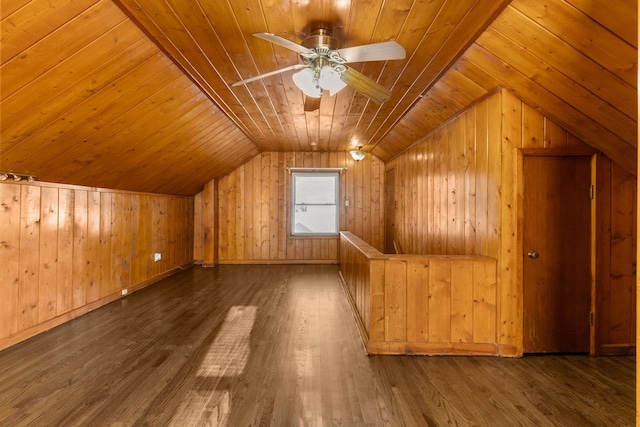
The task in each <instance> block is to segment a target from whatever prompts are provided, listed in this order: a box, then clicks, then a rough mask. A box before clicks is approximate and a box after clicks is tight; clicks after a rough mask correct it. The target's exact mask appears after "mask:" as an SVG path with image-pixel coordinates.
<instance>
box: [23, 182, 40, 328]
mask: <svg viewBox="0 0 640 427" xmlns="http://www.w3.org/2000/svg"><path fill="white" fill-rule="evenodd" d="M21 190H22V191H21V194H20V201H21V203H20V225H21V227H20V284H19V286H18V310H19V317H18V329H19V330H22V329H26V328H29V327H31V326H33V325H35V324H37V323H38V296H39V295H38V287H37V284H38V280H39V258H38V256H39V251H38V249H39V246H40V188H39V187H35V186H30V185H23V186H22V187H21Z"/></svg>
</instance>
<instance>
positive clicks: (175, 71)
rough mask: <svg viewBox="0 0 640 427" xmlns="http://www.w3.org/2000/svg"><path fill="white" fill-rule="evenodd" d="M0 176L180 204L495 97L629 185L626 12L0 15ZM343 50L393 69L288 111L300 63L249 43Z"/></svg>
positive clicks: (116, 7) (565, 2) (346, 4)
mask: <svg viewBox="0 0 640 427" xmlns="http://www.w3.org/2000/svg"><path fill="white" fill-rule="evenodd" d="M1 1H2V3H1V9H0V14H1V16H0V18H1V37H2V39H1V45H0V61H1V65H0V91H1V93H0V95H1V99H0V170H2V171H12V172H16V173H29V174H35V175H37V176H38V179H41V180H44V181H52V182H59V183H68V184H77V185H86V186H94V187H106V188H116V189H125V190H133V191H149V192H161V193H170V194H187V195H189V194H195V193H197V192H198V191H199V190H200V189H201V187H202V186H203V185H204V184H205V183H206V182H208V181H209V180H211V179H213V178H219V177H222V176H224V175H225V174H227V173H229V172H230V171H231V170H233V169H234V168H236V167H238V166H239V165H241V164H242V163H244V162H246V161H247V160H248V159H250V158H251V157H253V156H255V155H256V154H258V153H260V152H262V151H315V150H318V151H346V150H349V149H350V148H351V147H352V146H353V145H355V144H357V145H362V146H363V147H364V150H365V151H370V152H372V153H373V154H374V155H376V156H378V157H379V158H381V159H382V160H385V161H386V160H389V159H391V158H393V157H394V156H396V155H397V154H399V153H401V152H402V151H403V150H404V149H406V148H407V147H408V146H410V145H411V144H412V143H414V142H415V141H416V140H419V139H420V138H422V137H423V136H425V135H426V134H428V133H429V132H430V131H432V130H434V129H435V128H437V127H438V126H440V125H441V124H442V123H444V122H446V121H447V120H449V119H451V118H452V117H454V116H455V115H457V114H458V113H459V112H460V111H462V110H464V109H465V108H466V107H467V106H469V105H471V104H473V103H474V102H475V101H476V100H478V99H480V98H482V97H484V96H486V95H487V94H490V93H492V92H494V91H495V90H496V88H498V87H502V88H504V89H507V90H511V91H513V92H514V93H515V94H516V95H517V96H518V97H520V98H521V99H522V100H524V101H526V102H527V103H529V104H530V105H532V106H533V107H535V108H538V109H539V110H540V111H542V112H543V113H544V114H545V115H547V116H548V117H551V118H552V119H553V120H554V121H556V122H557V123H558V124H560V125H562V126H564V127H565V128H567V129H568V130H570V131H571V132H572V133H574V134H575V135H576V136H577V137H579V138H580V139H582V140H583V141H585V142H586V143H587V144H590V145H592V146H593V147H595V148H597V149H599V150H601V151H602V152H604V153H605V154H606V155H607V156H609V157H610V158H611V159H613V160H614V161H616V162H618V163H619V164H620V165H621V166H623V167H624V168H625V169H627V170H629V171H632V172H634V173H635V171H636V149H637V80H638V79H637V63H638V61H637V59H638V51H637V16H638V14H637V2H635V1H631V0H606V1H605V0H540V1H530V0H512V1H506V0H431V1H415V0H406V1H405V0H398V1H395V0H394V1H384V0H297V1H276V0H215V1H214V0H206V1H205V0H164V1H159V0H75V1H68V0H1ZM320 26H322V27H329V28H330V29H331V30H332V32H333V34H334V36H335V37H336V38H337V39H339V40H340V41H341V42H342V46H343V47H349V46H359V45H363V44H369V43H375V42H381V41H386V40H395V41H397V42H398V43H400V44H401V45H402V46H403V47H404V48H405V50H406V52H407V55H406V58H405V59H403V60H396V61H379V62H366V63H357V64H351V65H352V66H353V68H354V69H356V70H357V71H359V72H361V73H362V74H364V75H366V76H368V77H370V78H371V79H373V80H375V81H377V82H379V83H380V84H381V85H383V86H385V87H386V88H388V89H390V90H391V97H390V99H389V101H387V102H385V103H382V104H380V103H377V102H374V101H372V100H369V99H368V98H367V97H365V96H363V95H361V94H360V93H358V92H356V91H354V90H353V89H351V88H349V87H347V88H346V89H344V90H342V91H340V92H338V93H337V94H335V95H334V96H329V94H328V93H324V94H323V96H322V99H321V103H320V108H319V109H318V110H316V111H311V112H309V111H304V108H303V105H304V98H303V95H302V93H301V92H300V90H299V89H298V88H297V87H296V86H295V85H294V84H293V81H292V78H291V76H292V72H286V73H281V74H277V75H274V76H271V77H267V78H265V79H262V80H258V81H255V82H252V83H249V84H247V85H241V86H237V87H233V86H232V84H233V83H234V82H236V81H238V80H242V79H246V78H250V77H253V76H256V75H259V74H262V73H267V72H270V71H273V70H277V69H279V68H283V67H286V66H289V65H292V64H296V63H298V62H300V59H299V57H298V54H297V53H295V52H293V51H291V50H288V49H286V48H284V47H282V46H279V45H274V44H272V43H269V42H267V41H265V40H262V39H259V38H256V37H253V36H252V34H253V33H256V32H270V33H274V34H277V35H278V36H281V37H283V38H285V39H288V40H290V41H293V42H295V43H300V42H301V41H302V40H303V39H304V37H305V36H306V35H308V34H309V33H310V31H311V30H313V29H315V28H318V27H320Z"/></svg>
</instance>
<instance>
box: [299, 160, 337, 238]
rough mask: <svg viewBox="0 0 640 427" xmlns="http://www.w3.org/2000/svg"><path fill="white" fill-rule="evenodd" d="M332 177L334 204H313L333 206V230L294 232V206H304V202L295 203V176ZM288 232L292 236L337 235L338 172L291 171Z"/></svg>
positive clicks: (333, 170)
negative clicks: (333, 182)
mask: <svg viewBox="0 0 640 427" xmlns="http://www.w3.org/2000/svg"><path fill="white" fill-rule="evenodd" d="M329 176H331V177H334V178H335V193H334V194H335V200H334V204H321V205H315V206H334V207H335V225H336V226H335V230H333V231H331V232H311V233H309V232H299V231H298V232H296V229H295V224H296V207H298V206H304V204H301V203H296V178H297V177H329ZM289 215H290V222H289V232H290V234H291V236H294V237H322V236H337V235H338V234H339V232H340V172H339V171H336V170H335V169H332V170H327V171H320V170H296V171H291V209H290V212H289Z"/></svg>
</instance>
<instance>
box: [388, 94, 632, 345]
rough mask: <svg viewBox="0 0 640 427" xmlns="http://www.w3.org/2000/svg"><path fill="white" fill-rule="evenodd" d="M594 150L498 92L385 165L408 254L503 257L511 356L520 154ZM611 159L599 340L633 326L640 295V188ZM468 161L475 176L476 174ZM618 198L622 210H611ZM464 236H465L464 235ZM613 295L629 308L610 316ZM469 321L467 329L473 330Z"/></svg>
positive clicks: (517, 301) (502, 320)
mask: <svg viewBox="0 0 640 427" xmlns="http://www.w3.org/2000/svg"><path fill="white" fill-rule="evenodd" d="M465 147H466V148H465ZM471 147H473V149H472V148H471ZM590 150H592V148H591V147H589V146H588V145H586V144H585V143H583V142H582V141H581V140H580V139H579V138H578V137H577V136H576V135H574V134H572V133H570V132H569V131H567V130H566V129H564V128H563V127H562V126H561V125H560V124H558V123H556V122H555V121H554V120H553V119H551V118H550V117H548V116H545V115H544V114H542V113H541V112H540V111H538V110H537V109H536V108H533V107H532V106H530V105H528V104H527V103H526V102H523V101H522V100H520V99H519V98H517V97H516V96H515V94H514V93H513V92H511V91H500V92H498V93H496V94H493V95H491V96H490V97H488V98H486V99H484V100H483V101H481V102H479V103H478V104H476V105H474V106H472V107H471V108H470V109H469V110H467V111H466V112H465V113H464V114H461V115H459V116H458V117H456V118H455V119H454V120H452V121H450V122H449V123H448V124H446V125H445V126H443V127H442V128H439V129H437V130H436V131H434V132H433V133H431V134H429V135H427V136H426V137H424V138H423V139H422V140H421V141H420V142H419V143H417V144H415V145H413V146H412V147H411V148H410V149H409V150H407V151H406V152H405V153H403V154H402V155H401V156H398V157H396V158H395V159H393V160H392V161H391V162H388V163H387V164H386V165H385V169H386V170H391V169H393V168H395V169H396V171H397V174H396V178H395V181H396V183H395V191H394V193H395V194H394V197H395V200H396V201H397V207H396V211H395V212H394V214H395V216H396V226H395V238H396V239H398V241H399V242H400V245H401V246H402V248H403V250H404V252H405V253H413V254H447V255H462V254H467V255H485V256H490V257H493V258H496V259H500V271H499V272H498V276H497V277H496V280H497V282H498V284H497V286H498V289H499V291H498V294H497V296H498V300H497V301H496V309H497V316H498V317H497V325H498V326H497V327H498V329H497V330H496V331H495V333H497V334H498V335H497V336H498V340H499V342H500V343H501V345H502V346H503V352H504V353H505V354H512V355H514V354H517V353H518V351H521V350H518V349H521V345H522V344H521V343H522V321H521V319H522V288H521V283H522V247H521V246H522V239H521V227H522V206H521V203H522V202H521V200H522V188H523V187H522V155H523V154H522V153H525V154H526V155H544V153H545V152H546V153H555V154H556V155H576V153H579V154H581V155H591V154H593V153H594V151H590ZM603 162H604V163H599V164H600V166H599V168H602V170H601V171H600V172H598V176H599V178H598V180H597V182H596V183H595V184H596V193H597V194H600V197H601V199H599V201H598V206H599V208H598V213H597V216H596V219H595V221H596V223H597V229H598V231H597V233H598V237H597V241H596V243H595V245H596V248H598V249H597V251H596V252H597V253H596V255H595V257H596V263H597V267H596V276H597V277H596V280H597V286H598V287H599V289H600V288H601V290H599V291H598V292H599V296H598V301H600V303H599V304H600V307H599V308H600V309H601V310H603V317H602V318H600V317H599V316H598V315H597V314H596V322H598V323H597V325H598V328H600V329H599V331H600V332H598V335H600V336H601V338H598V337H597V338H596V341H598V340H600V339H602V340H604V341H608V340H610V338H608V337H609V336H610V334H611V333H613V334H614V336H616V337H617V338H615V339H613V341H616V340H618V339H621V337H622V336H623V335H625V334H628V333H634V332H633V330H634V329H633V327H632V323H633V319H634V318H635V313H631V312H630V311H629V310H630V308H629V307H630V306H629V305H628V304H626V303H622V301H623V300H624V301H627V302H628V301H631V300H632V299H633V297H632V296H631V295H630V294H629V293H628V292H629V290H630V289H633V286H632V285H631V282H629V281H628V280H630V277H631V276H629V275H633V274H634V273H633V272H634V259H633V257H634V255H633V254H634V253H635V248H633V247H632V246H630V245H631V242H633V241H635V238H634V237H631V236H632V235H634V233H636V231H634V230H635V225H634V219H633V218H635V215H636V214H635V213H634V209H633V208H632V207H633V206H634V204H635V200H636V195H635V193H633V192H631V190H630V189H631V188H632V187H634V185H635V179H634V178H633V175H632V174H630V173H629V172H626V171H625V168H624V167H622V166H620V165H618V164H617V163H615V162H613V161H611V160H609V159H606V160H603ZM612 165H613V166H612ZM612 167H613V168H616V171H617V174H616V175H612V172H611V168H612ZM470 169H471V170H473V171H474V173H473V176H470V175H469V174H468V172H469V170H470ZM628 180H630V181H628ZM614 206H617V207H615V210H616V213H615V214H614V213H613V212H612V211H611V209H612V208H614ZM420 218H422V220H420ZM612 218H613V219H612ZM612 221H615V222H616V224H615V225H613V223H612ZM460 224H463V226H462V228H461V226H460ZM611 227H614V228H615V230H612V229H611ZM461 234H463V235H464V238H463V239H460V238H459V237H458V236H460V235H461ZM612 245H614V247H617V248H618V249H620V251H618V252H617V258H616V260H615V261H613V260H612V259H611V258H609V257H610V255H611V248H612ZM623 247H624V248H626V249H622V248H623ZM613 264H615V265H616V267H615V268H619V269H620V271H619V272H618V273H619V274H613V272H612V270H611V268H612V267H613ZM618 278H619V280H620V281H621V283H620V286H616V287H613V288H612V287H610V285H609V284H610V282H611V281H612V280H613V281H616V280H618ZM622 283H626V285H623V284H622ZM434 286H435V285H434ZM614 295H616V296H614ZM610 298H613V299H617V298H620V299H619V300H618V301H619V302H620V303H621V304H622V306H623V307H624V308H622V309H621V310H620V311H616V314H615V315H614V316H620V317H619V318H617V320H615V321H613V320H611V319H609V316H610V314H609V313H610V309H609V308H607V307H609V305H608V304H609V303H610V301H611V299H610ZM433 304H435V303H433ZM434 309H437V307H435V306H434ZM440 309H442V308H440ZM623 318H624V320H623ZM485 326H486V325H485ZM429 327H430V328H433V329H434V331H437V333H440V334H442V333H445V331H446V329H443V328H441V327H439V326H433V325H431V323H430V326H429ZM462 328H463V329H462V330H461V332H462V331H465V330H466V328H465V327H462ZM614 331H619V333H620V334H619V335H616V333H617V332H614ZM491 333H492V332H489V334H491ZM463 335H464V334H463ZM604 341H602V342H604ZM622 341H625V340H622ZM611 344H612V345H610V346H608V347H606V349H605V347H603V346H599V349H598V350H596V351H597V352H598V353H601V354H607V353H615V352H616V351H618V352H623V353H624V352H626V351H630V348H631V347H629V343H627V344H622V342H621V341H620V342H618V344H613V343H611Z"/></svg>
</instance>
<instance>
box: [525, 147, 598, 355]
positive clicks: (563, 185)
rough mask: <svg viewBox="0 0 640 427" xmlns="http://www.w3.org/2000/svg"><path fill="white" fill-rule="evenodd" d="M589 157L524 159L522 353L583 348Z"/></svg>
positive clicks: (587, 283) (588, 281)
mask: <svg viewBox="0 0 640 427" xmlns="http://www.w3.org/2000/svg"><path fill="white" fill-rule="evenodd" d="M590 182H591V161H590V158H589V157H525V158H524V236H523V245H524V251H523V252H524V254H523V256H524V262H523V268H524V270H523V273H524V282H523V286H524V306H523V308H524V351H525V352H527V353H560V352H562V353H583V352H588V351H589V337H590V333H589V328H590V327H589V323H590V310H591V273H590V271H591V269H590V263H591V258H590V257H591V255H590V254H591V251H590V242H591V240H590V230H591V224H590V222H591V219H590V218H591V198H590V191H589V189H590Z"/></svg>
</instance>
